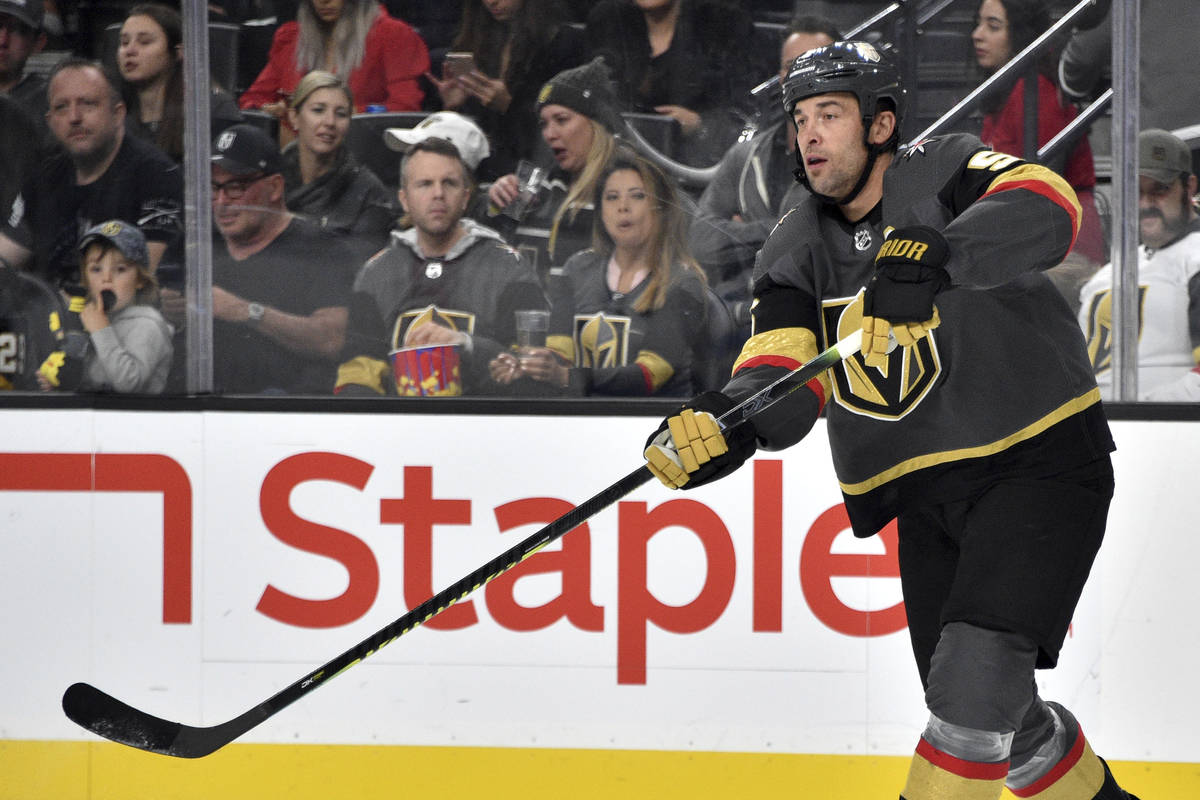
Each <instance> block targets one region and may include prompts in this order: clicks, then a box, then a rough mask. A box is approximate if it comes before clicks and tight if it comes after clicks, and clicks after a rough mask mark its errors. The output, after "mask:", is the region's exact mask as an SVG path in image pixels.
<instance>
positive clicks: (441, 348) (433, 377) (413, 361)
mask: <svg viewBox="0 0 1200 800" xmlns="http://www.w3.org/2000/svg"><path fill="white" fill-rule="evenodd" d="M388 358H389V360H390V361H391V362H392V375H393V376H394V377H395V379H396V393H397V394H399V395H400V396H401V397H457V396H458V395H461V394H462V377H461V372H460V369H459V357H458V347H457V346H456V345H451V344H440V345H430V346H428V347H401V348H400V349H399V350H393V351H392V352H390V353H388Z"/></svg>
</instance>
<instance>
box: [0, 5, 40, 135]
mask: <svg viewBox="0 0 1200 800" xmlns="http://www.w3.org/2000/svg"><path fill="white" fill-rule="evenodd" d="M44 19H45V9H44V8H43V6H42V0H0V95H8V96H9V97H11V98H12V99H13V100H15V101H17V103H18V104H19V105H20V106H21V107H22V108H23V109H25V111H26V112H27V113H28V114H29V115H30V116H31V117H32V118H33V119H34V120H35V121H37V122H39V123H41V122H42V121H43V120H44V119H45V117H46V81H45V80H44V79H43V78H42V77H41V76H40V75H35V74H32V73H27V72H26V71H25V63H26V62H27V61H28V60H29V57H30V56H31V55H33V54H34V53H39V52H41V50H42V48H43V47H45V46H46V34H45V32H44V31H43V30H42V22H43V20H44Z"/></svg>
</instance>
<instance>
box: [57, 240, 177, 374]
mask: <svg viewBox="0 0 1200 800" xmlns="http://www.w3.org/2000/svg"><path fill="white" fill-rule="evenodd" d="M79 252H80V269H79V271H80V278H81V283H82V284H83V288H84V290H85V292H86V298H87V302H86V303H85V304H84V306H83V308H82V309H81V310H80V311H79V321H80V323H81V324H82V325H83V328H84V330H85V331H87V332H88V334H89V338H90V339H91V348H90V350H89V351H88V353H87V355H86V357H85V362H84V374H83V380H82V382H81V384H80V386H79V389H80V391H85V392H95V391H109V392H139V393H144V394H159V393H161V392H162V390H163V389H164V388H165V387H166V384H167V372H168V370H169V369H170V367H171V356H172V354H173V347H172V344H171V335H172V329H171V326H170V325H169V324H168V323H167V321H166V320H164V319H163V317H162V314H160V313H159V312H158V309H156V308H155V307H154V306H155V305H156V304H157V300H158V282H157V281H156V280H155V278H154V275H153V274H152V273H151V272H150V268H149V263H150V260H149V257H148V255H147V252H146V237H145V236H143V235H142V232H141V231H140V230H138V229H137V227H135V226H133V225H130V224H129V223H127V222H122V221H121V220H109V221H108V222H101V223H100V224H98V225H95V226H93V227H92V228H90V229H88V231H87V232H86V233H84V234H83V237H82V238H81V239H80V240H79ZM38 383H39V384H40V385H41V387H42V389H43V390H45V391H48V390H50V389H52V388H54V386H55V384H54V382H52V381H50V380H47V379H46V377H45V376H43V375H39V376H38Z"/></svg>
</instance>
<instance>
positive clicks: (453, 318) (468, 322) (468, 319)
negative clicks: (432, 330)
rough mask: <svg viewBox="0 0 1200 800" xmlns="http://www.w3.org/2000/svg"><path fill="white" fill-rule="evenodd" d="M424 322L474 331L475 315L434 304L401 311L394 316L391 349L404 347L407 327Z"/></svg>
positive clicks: (457, 329) (453, 328)
mask: <svg viewBox="0 0 1200 800" xmlns="http://www.w3.org/2000/svg"><path fill="white" fill-rule="evenodd" d="M426 322H433V323H436V324H438V325H441V326H442V327H443V328H449V329H450V330H452V331H463V332H464V333H474V332H475V315H474V314H472V313H471V312H469V311H454V310H453V309H446V308H438V307H437V306H434V305H429V306H425V307H424V308H414V309H412V310H411V311H402V312H401V313H400V315H399V316H398V317H396V323H395V325H393V326H392V349H393V350H395V349H397V348H400V347H404V337H405V336H407V335H408V330H409V328H412V327H413V326H414V325H423V324H425V323H426Z"/></svg>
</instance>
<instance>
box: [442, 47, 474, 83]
mask: <svg viewBox="0 0 1200 800" xmlns="http://www.w3.org/2000/svg"><path fill="white" fill-rule="evenodd" d="M474 70H475V54H474V53H456V52H450V53H446V58H445V60H444V61H442V80H450V79H451V78H457V77H458V76H459V75H466V74H467V73H468V72H473V71H474Z"/></svg>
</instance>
